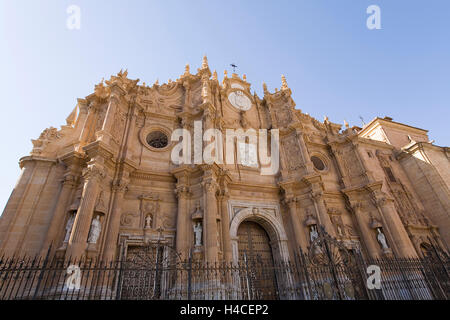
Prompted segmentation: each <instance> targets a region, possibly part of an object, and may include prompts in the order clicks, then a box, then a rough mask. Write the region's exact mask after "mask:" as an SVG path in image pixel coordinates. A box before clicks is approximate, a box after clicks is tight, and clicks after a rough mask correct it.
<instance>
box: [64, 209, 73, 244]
mask: <svg viewBox="0 0 450 320" xmlns="http://www.w3.org/2000/svg"><path fill="white" fill-rule="evenodd" d="M74 221H75V213H71V214H70V217H69V220H67V224H66V236H65V237H64V242H69V238H70V233H71V232H72V227H73V223H74Z"/></svg>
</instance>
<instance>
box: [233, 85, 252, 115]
mask: <svg viewBox="0 0 450 320" xmlns="http://www.w3.org/2000/svg"><path fill="white" fill-rule="evenodd" d="M228 101H230V103H231V105H232V106H233V107H235V108H236V109H239V110H242V111H247V110H250V108H251V107H252V102H251V101H250V99H249V98H248V97H247V96H246V95H245V94H244V92H242V91H241V90H237V91H233V92H231V93H230V94H229V95H228Z"/></svg>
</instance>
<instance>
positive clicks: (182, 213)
mask: <svg viewBox="0 0 450 320" xmlns="http://www.w3.org/2000/svg"><path fill="white" fill-rule="evenodd" d="M176 194H177V197H178V213H177V233H176V248H177V252H178V253H179V254H180V256H181V259H182V260H184V259H187V258H188V257H189V249H190V247H191V244H190V242H189V239H190V237H189V231H190V228H191V225H192V223H191V219H190V216H189V212H188V199H189V197H190V191H189V187H187V186H185V185H178V186H177V189H176Z"/></svg>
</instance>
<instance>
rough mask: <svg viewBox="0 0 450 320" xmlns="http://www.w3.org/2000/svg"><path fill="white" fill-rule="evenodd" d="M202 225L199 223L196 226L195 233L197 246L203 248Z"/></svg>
mask: <svg viewBox="0 0 450 320" xmlns="http://www.w3.org/2000/svg"><path fill="white" fill-rule="evenodd" d="M202 231H203V230H202V223H201V222H197V223H196V224H195V225H194V233H195V246H196V247H197V246H201V245H202Z"/></svg>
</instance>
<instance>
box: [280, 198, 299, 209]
mask: <svg viewBox="0 0 450 320" xmlns="http://www.w3.org/2000/svg"><path fill="white" fill-rule="evenodd" d="M282 202H283V204H285V205H287V206H289V207H291V206H295V205H296V204H297V202H298V199H297V198H296V197H294V196H286V197H285V198H284V199H283V200H282Z"/></svg>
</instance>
